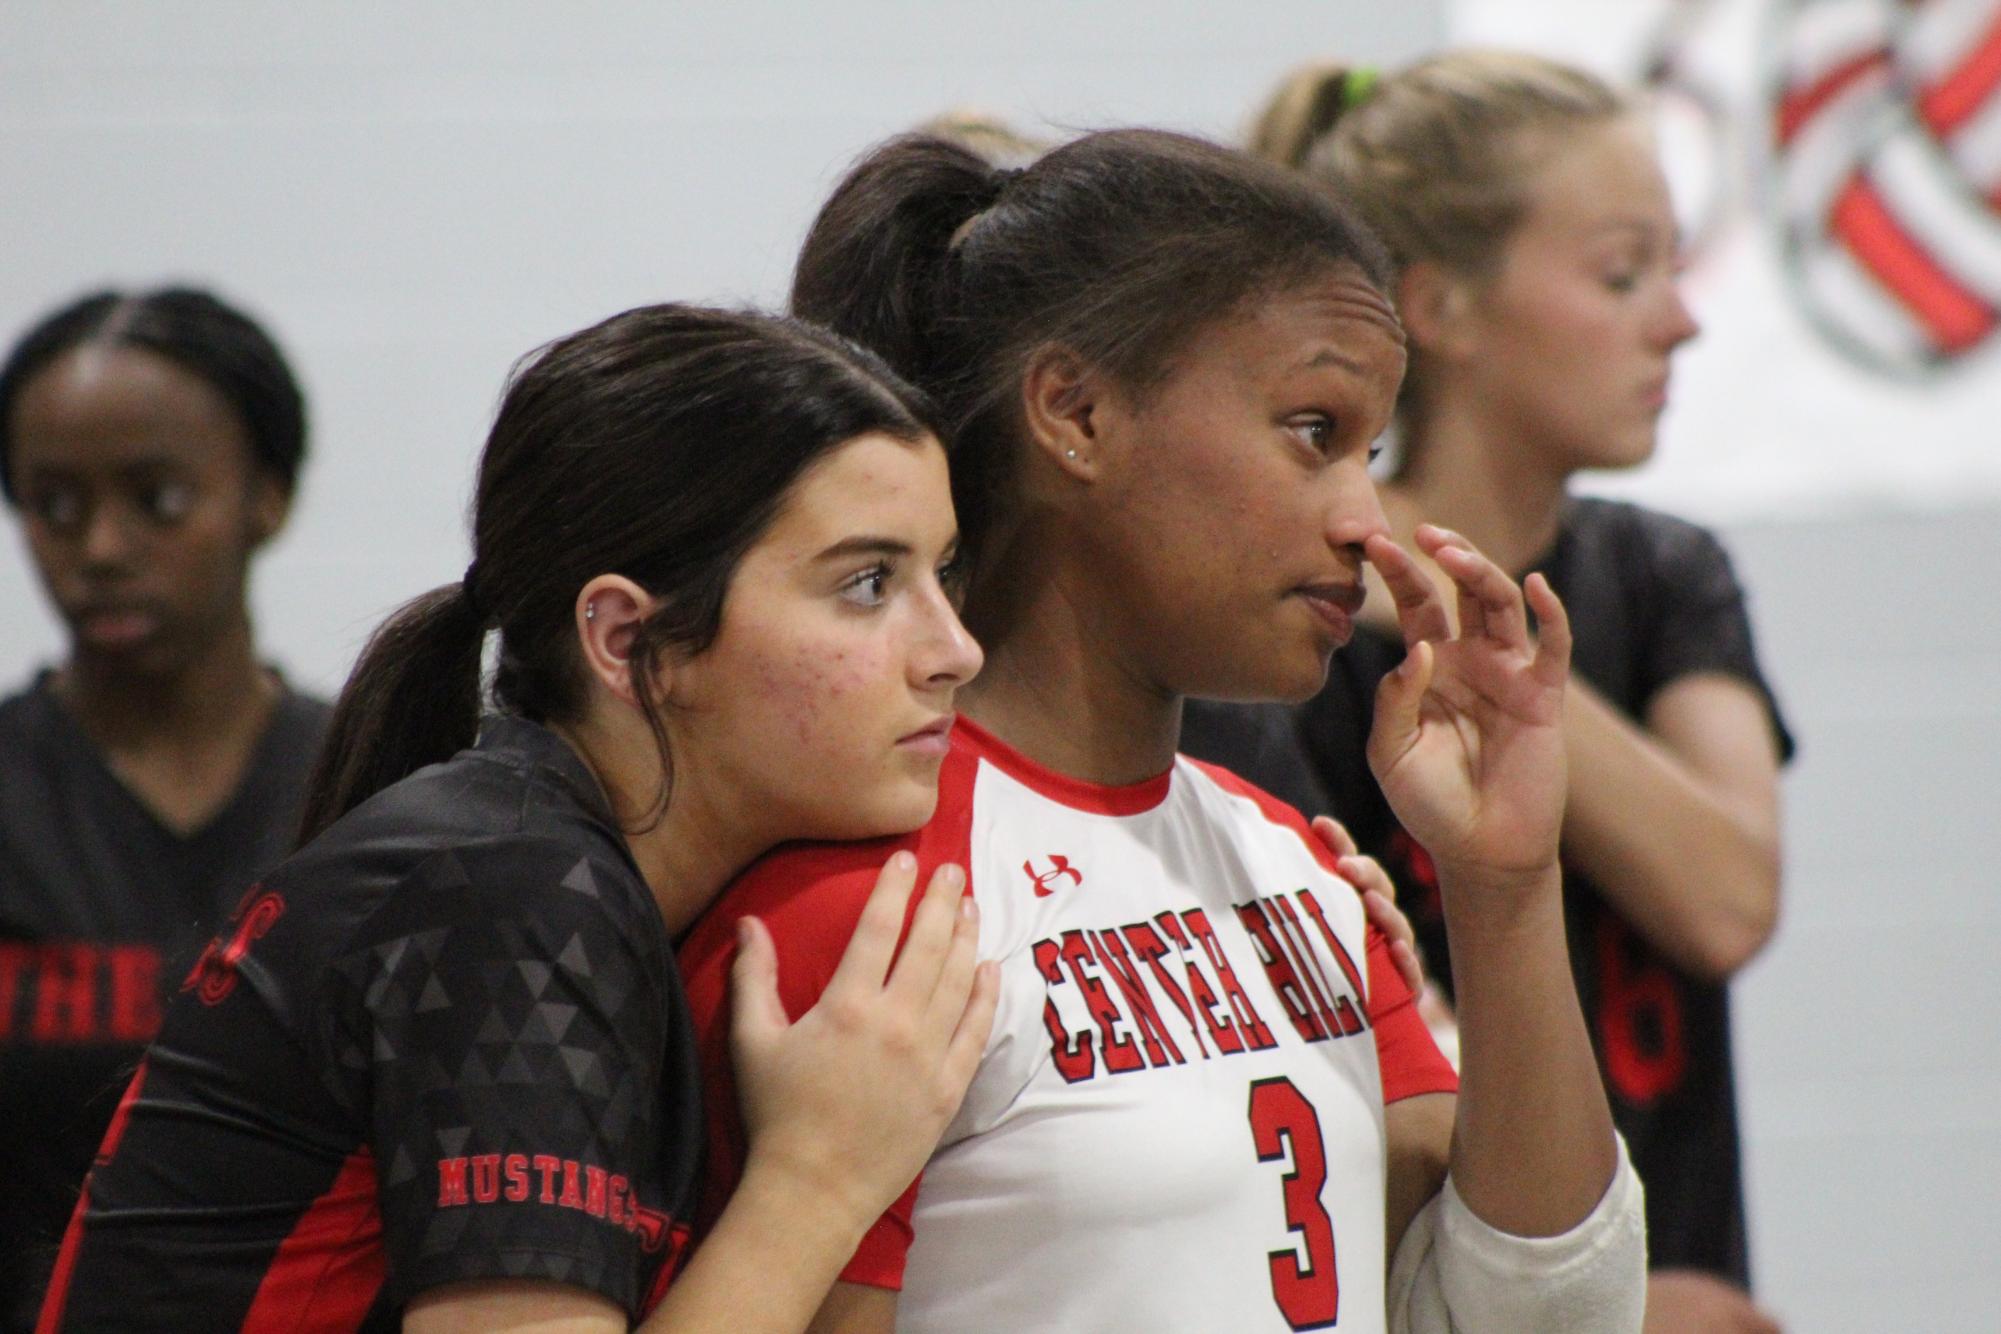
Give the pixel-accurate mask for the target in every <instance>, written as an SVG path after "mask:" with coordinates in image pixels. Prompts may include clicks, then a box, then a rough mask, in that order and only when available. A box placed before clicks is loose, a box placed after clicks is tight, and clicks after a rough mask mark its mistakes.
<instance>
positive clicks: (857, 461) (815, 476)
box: [768, 432, 955, 552]
mask: <svg viewBox="0 0 2001 1334" xmlns="http://www.w3.org/2000/svg"><path fill="white" fill-rule="evenodd" d="M913 524H920V525H923V527H924V528H925V530H926V532H925V533H924V534H921V535H925V536H929V535H930V532H929V530H931V529H936V530H939V531H941V532H942V533H944V534H945V535H946V537H948V538H949V535H950V534H951V533H952V532H953V531H955V523H954V520H953V515H952V493H951V478H950V475H949V473H948V472H947V470H946V463H945V450H944V448H943V447H942V446H941V445H939V443H938V442H937V441H936V440H934V439H932V438H931V437H930V436H925V437H924V438H923V439H921V440H916V441H910V440H899V439H897V438H896V437H895V436H892V435H886V434H883V433H881V432H869V433H867V434H864V435H859V436H856V437H855V438H854V439H852V440H849V441H846V442H844V443H842V444H839V445H836V446H835V447H834V448H833V449H831V450H828V451H827V452H826V453H825V454H823V455H821V456H820V457H819V458H818V459H816V460H814V462H813V463H812V465H811V466H809V467H808V468H807V469H806V471H805V472H803V473H801V474H800V475H799V478H798V480H797V481H795V482H794V483H793V484H792V488H791V490H790V491H789V492H787V494H786V497H785V503H784V505H783V506H782V507H781V508H780V510H779V512H778V515H777V517H776V518H775V519H774V520H773V522H772V526H771V529H770V532H769V534H768V540H769V542H770V543H771V544H773V545H775V546H779V547H785V548H796V549H799V550H801V551H807V550H810V551H812V552H817V551H818V550H819V549H820V548H821V547H822V546H824V545H826V544H827V543H829V542H834V541H839V540H840V539H842V538H844V537H847V536H850V535H851V534H853V533H856V532H860V531H864V530H871V531H872V530H876V529H880V530H882V531H883V532H884V533H885V534H887V533H889V532H892V531H894V532H896V533H902V534H906V535H912V534H913V528H912V525H913Z"/></svg>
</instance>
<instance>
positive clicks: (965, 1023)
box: [943, 961, 1000, 1095]
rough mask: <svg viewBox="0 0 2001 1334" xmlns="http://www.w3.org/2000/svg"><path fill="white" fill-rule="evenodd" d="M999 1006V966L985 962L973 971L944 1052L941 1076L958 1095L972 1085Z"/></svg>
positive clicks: (984, 1052)
mask: <svg viewBox="0 0 2001 1334" xmlns="http://www.w3.org/2000/svg"><path fill="white" fill-rule="evenodd" d="M999 1003H1000V965H999V964H997V963H993V962H991V961H989V962H987V963H983V964H981V965H980V966H979V967H978V968H977V969H975V970H974V972H973V990H972V994H971V995H970V996H968V997H967V998H966V1004H965V1008H964V1009H963V1010H962V1011H961V1012H960V1014H959V1022H958V1025H957V1027H956V1028H954V1029H953V1031H952V1045H951V1046H950V1047H948V1048H947V1049H946V1051H945V1063H944V1066H943V1074H944V1077H945V1079H946V1080H947V1081H949V1083H950V1085H951V1087H953V1088H955V1089H957V1090H958V1091H959V1093H960V1094H961V1095H963V1094H964V1093H965V1090H966V1086H967V1085H968V1084H970V1083H972V1082H973V1075H974V1073H975V1072H977V1071H978V1070H979V1068H980V1058H981V1057H982V1056H984V1055H986V1050H987V1037H988V1035H990V1034H991V1033H992V1032H993V1028H994V1010H995V1008H996V1007H997V1006H998V1005H999Z"/></svg>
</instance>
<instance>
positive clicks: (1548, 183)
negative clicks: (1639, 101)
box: [1521, 116, 1674, 236]
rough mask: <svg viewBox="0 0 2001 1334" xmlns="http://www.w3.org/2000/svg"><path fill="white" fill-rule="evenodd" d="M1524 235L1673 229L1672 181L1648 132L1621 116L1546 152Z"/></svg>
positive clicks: (1555, 142)
mask: <svg viewBox="0 0 2001 1334" xmlns="http://www.w3.org/2000/svg"><path fill="white" fill-rule="evenodd" d="M1541 158H1542V160H1541V162H1540V164H1539V165H1538V166H1537V167H1536V168H1535V170H1534V176H1533V184H1532V185H1531V187H1530V190H1529V198H1528V211H1527V213H1526V215H1525V216H1524V218H1523V222H1522V227H1521V231H1522V232H1524V233H1533V232H1542V233H1545V234H1553V235H1563V236H1578V235H1587V234H1591V233H1595V232H1600V231H1609V230H1613V229H1616V228H1618V227H1621V226H1624V227H1631V228H1645V229H1657V228H1663V227H1664V228H1668V229H1672V228H1673V226H1674V213H1673V206H1672V201H1671V200H1670V199H1669V197H1668V187H1667V178H1666V176H1665V175H1664V174H1663V173H1662V171H1661V166H1660V159H1659V156H1658V153H1657V151H1656V148H1655V144H1654V139H1653V135H1652V133H1651V132H1650V131H1649V130H1648V128H1647V126H1646V124H1645V123H1644V122H1642V121H1640V120H1639V119H1637V118H1635V117H1631V116H1622V117H1619V118H1618V119H1616V120H1609V121H1605V122H1602V123H1600V124H1596V125H1589V126H1584V127H1581V128H1578V129H1574V130H1570V131H1568V132H1565V133H1563V134H1561V135H1559V136H1556V137H1554V138H1552V139H1551V141H1550V142H1549V143H1548V144H1547V145H1545V146H1542V152H1541Z"/></svg>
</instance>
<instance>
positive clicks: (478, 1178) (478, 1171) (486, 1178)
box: [472, 1153, 500, 1204]
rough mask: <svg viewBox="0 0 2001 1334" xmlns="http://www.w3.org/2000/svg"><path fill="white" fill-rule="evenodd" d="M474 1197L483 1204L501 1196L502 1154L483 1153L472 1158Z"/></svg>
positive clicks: (490, 1202)
mask: <svg viewBox="0 0 2001 1334" xmlns="http://www.w3.org/2000/svg"><path fill="white" fill-rule="evenodd" d="M472 1197H473V1199H475V1200H477V1201H478V1202H479V1203H481V1204H492V1203H493V1202H494V1201H495V1200H497V1199H499V1198H500V1155H499V1154H497V1153H482V1154H480V1155H478V1156H477V1157H475V1158H474V1159H473V1160H472Z"/></svg>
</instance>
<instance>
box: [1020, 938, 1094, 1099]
mask: <svg viewBox="0 0 2001 1334" xmlns="http://www.w3.org/2000/svg"><path fill="white" fill-rule="evenodd" d="M1062 954H1063V952H1062V950H1061V949H1059V948H1058V947H1057V944H1056V942H1055V941H1053V940H1038V941H1036V942H1035V967H1036V971H1038V972H1040V973H1041V974H1042V980H1043V982H1044V983H1046V984H1047V985H1048V986H1052V987H1059V986H1062V985H1063V984H1064V983H1065V982H1066V981H1067V980H1068V979H1067V978H1065V977H1064V976H1063V962H1062ZM1042 1026H1043V1027H1044V1028H1046V1029H1048V1030H1049V1057H1050V1059H1051V1060H1052V1061H1054V1062H1055V1063H1056V1073H1057V1074H1059V1075H1062V1076H1063V1080H1064V1082H1065V1083H1068V1084H1075V1083H1077V1082H1078V1081H1080V1080H1085V1079H1089V1078H1090V1077H1091V1076H1092V1075H1094V1074H1096V1073H1097V1072H1098V1058H1097V1056H1096V1055H1095V1054H1094V1053H1093V1052H1092V1050H1091V1035H1090V1034H1089V1033H1079V1034H1077V1035H1076V1036H1074V1037H1073V1036H1071V1033H1070V1030H1069V1029H1067V1028H1065V1027H1064V1026H1063V1020H1062V1017H1061V1016H1059V1015H1058V1014H1057V1013H1056V1002H1055V1001H1054V1000H1053V999H1046V1000H1044V1001H1043V1002H1042Z"/></svg>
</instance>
